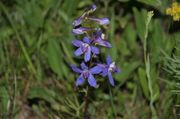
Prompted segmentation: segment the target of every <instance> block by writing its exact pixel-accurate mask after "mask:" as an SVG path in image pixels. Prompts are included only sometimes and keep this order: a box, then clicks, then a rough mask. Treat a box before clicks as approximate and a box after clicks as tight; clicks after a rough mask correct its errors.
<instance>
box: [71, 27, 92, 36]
mask: <svg viewBox="0 0 180 119" xmlns="http://www.w3.org/2000/svg"><path fill="white" fill-rule="evenodd" d="M89 30H91V29H90V28H85V27H79V28H76V29H73V30H72V33H73V34H75V35H80V34H84V33H85V32H86V31H89Z"/></svg>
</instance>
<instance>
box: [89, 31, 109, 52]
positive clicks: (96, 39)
mask: <svg viewBox="0 0 180 119" xmlns="http://www.w3.org/2000/svg"><path fill="white" fill-rule="evenodd" d="M92 39H93V43H95V44H97V45H100V46H104V47H107V48H111V47H112V46H111V44H110V43H109V42H107V41H105V40H104V34H103V33H102V31H101V30H98V31H97V32H96V33H95V34H94V35H93V38H92Z"/></svg>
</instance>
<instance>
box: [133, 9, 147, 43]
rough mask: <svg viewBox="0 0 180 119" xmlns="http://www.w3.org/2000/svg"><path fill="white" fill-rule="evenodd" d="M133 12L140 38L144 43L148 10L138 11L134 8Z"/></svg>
mask: <svg viewBox="0 0 180 119" xmlns="http://www.w3.org/2000/svg"><path fill="white" fill-rule="evenodd" d="M133 12H134V17H135V23H136V29H137V33H138V36H139V37H140V39H141V40H142V41H143V40H144V36H145V31H146V19H147V13H148V12H147V11H146V10H142V11H138V10H137V8H133Z"/></svg>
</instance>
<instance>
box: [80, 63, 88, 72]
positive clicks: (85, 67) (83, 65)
mask: <svg viewBox="0 0 180 119" xmlns="http://www.w3.org/2000/svg"><path fill="white" fill-rule="evenodd" d="M81 68H82V69H83V70H84V69H88V67H87V66H86V64H85V63H84V62H82V63H81Z"/></svg>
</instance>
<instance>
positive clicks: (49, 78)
mask: <svg viewBox="0 0 180 119" xmlns="http://www.w3.org/2000/svg"><path fill="white" fill-rule="evenodd" d="M93 3H94V2H93V1H92V0H1V1H0V118H1V119H7V118H9V119H14V118H16V119H28V118H30V117H31V118H33V119H37V118H38V119H46V118H47V119H59V118H60V119H69V118H70V119H71V118H82V117H83V113H82V112H83V111H82V110H83V108H84V102H83V97H84V95H85V94H86V91H85V90H84V88H85V85H84V86H82V87H80V88H78V89H76V88H75V87H74V82H75V79H76V77H77V76H76V75H75V74H74V73H73V72H72V71H71V70H70V68H69V65H70V64H72V63H75V60H77V61H76V62H78V59H77V58H75V57H74V56H73V46H72V44H71V41H72V40H73V39H75V37H74V36H73V35H72V34H71V29H72V24H71V23H72V21H73V20H74V19H75V18H76V17H78V16H80V15H81V14H82V13H83V10H84V9H85V8H86V7H87V5H91V4H93ZM95 4H96V5H97V7H98V8H97V11H96V12H95V14H96V15H97V16H98V17H103V16H108V17H109V18H110V20H111V22H110V25H109V26H107V27H105V28H104V29H105V31H107V34H108V35H107V36H106V37H107V39H108V40H109V41H110V42H111V43H112V45H113V48H112V49H110V52H108V53H110V54H111V56H112V58H113V59H114V60H116V62H117V65H118V66H119V67H120V68H121V73H120V74H119V75H116V76H115V80H116V86H115V87H111V86H109V84H108V83H107V81H108V79H98V82H101V83H99V84H101V85H100V86H99V88H98V89H91V91H92V92H91V95H90V105H89V109H88V112H89V114H90V117H92V118H97V119H111V118H116V119H150V118H152V119H173V118H178V116H179V115H180V107H179V104H180V95H179V93H180V82H179V79H180V22H178V21H173V18H172V17H171V16H168V15H166V8H168V7H170V6H171V4H172V3H171V1H169V0H136V1H135V0H95ZM150 11H153V14H154V15H153V14H152V12H150ZM101 52H102V57H104V54H105V53H106V52H107V50H106V49H102V51H101ZM179 117H180V116H179Z"/></svg>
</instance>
